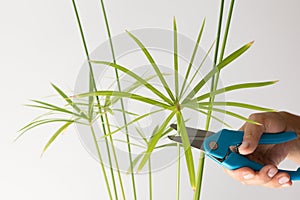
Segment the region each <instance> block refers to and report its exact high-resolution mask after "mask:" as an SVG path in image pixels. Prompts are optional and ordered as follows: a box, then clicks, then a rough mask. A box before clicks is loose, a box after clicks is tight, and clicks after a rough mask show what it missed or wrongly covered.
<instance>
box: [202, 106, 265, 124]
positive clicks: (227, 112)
mask: <svg viewBox="0 0 300 200" xmlns="http://www.w3.org/2000/svg"><path fill="white" fill-rule="evenodd" d="M199 108H200V109H204V110H213V111H215V112H219V113H224V114H226V115H229V116H232V117H235V118H237V119H240V120H243V121H245V122H249V123H251V124H255V125H259V126H260V125H261V124H260V123H258V122H255V121H253V120H251V119H248V118H246V117H243V116H241V115H239V114H237V113H234V112H231V111H228V110H223V109H220V108H210V107H206V106H199Z"/></svg>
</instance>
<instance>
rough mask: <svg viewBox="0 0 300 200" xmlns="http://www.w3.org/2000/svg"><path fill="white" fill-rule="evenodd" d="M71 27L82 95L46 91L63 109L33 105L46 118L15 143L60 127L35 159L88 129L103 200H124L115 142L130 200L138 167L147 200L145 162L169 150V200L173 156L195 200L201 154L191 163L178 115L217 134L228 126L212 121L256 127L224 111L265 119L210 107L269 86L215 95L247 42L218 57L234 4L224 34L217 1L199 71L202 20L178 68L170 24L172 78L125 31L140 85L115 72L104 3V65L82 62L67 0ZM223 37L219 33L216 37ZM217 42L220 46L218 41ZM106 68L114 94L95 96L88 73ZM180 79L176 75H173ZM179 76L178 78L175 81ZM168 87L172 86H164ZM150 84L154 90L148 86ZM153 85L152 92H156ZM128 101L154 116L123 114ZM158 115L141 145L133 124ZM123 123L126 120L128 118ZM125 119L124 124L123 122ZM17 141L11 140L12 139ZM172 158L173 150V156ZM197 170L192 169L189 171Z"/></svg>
mask: <svg viewBox="0 0 300 200" xmlns="http://www.w3.org/2000/svg"><path fill="white" fill-rule="evenodd" d="M72 3H73V6H74V11H75V15H76V19H77V22H78V27H79V31H80V34H81V38H82V42H83V46H84V50H85V54H86V59H87V63H88V68H89V75H88V76H89V77H88V80H89V89H88V91H86V92H85V93H75V94H66V93H65V92H63V91H62V90H61V89H60V88H59V87H58V86H56V85H54V84H52V86H53V88H54V90H55V91H56V92H57V94H58V95H59V96H60V97H61V98H62V99H63V101H65V103H64V104H63V105H56V104H53V103H50V102H45V101H40V100H33V101H32V104H29V105H28V106H30V107H34V108H39V109H43V110H46V111H47V112H46V113H45V114H43V115H41V116H39V117H37V118H36V119H34V120H33V121H32V122H30V123H29V124H27V125H26V126H24V127H23V128H22V129H21V130H20V132H21V134H20V136H21V135H23V134H24V133H26V132H27V131H29V130H31V129H32V128H35V127H37V126H41V125H44V124H49V123H62V125H61V127H60V128H58V130H57V131H56V132H55V133H54V134H53V136H52V137H51V138H50V139H49V141H48V142H47V143H46V145H45V147H44V149H43V153H44V152H45V151H46V150H47V149H48V148H49V146H50V145H51V144H52V143H53V142H54V141H55V140H56V138H57V137H58V136H59V135H60V134H61V133H62V132H63V131H64V130H65V129H67V128H68V127H70V126H71V125H73V124H80V125H83V126H86V127H88V128H89V129H88V130H89V134H91V136H92V138H93V143H94V147H95V149H96V154H97V160H98V162H99V164H100V167H101V170H102V173H103V179H104V181H105V183H106V189H107V194H108V196H109V199H128V194H126V193H125V189H124V181H123V179H122V174H121V169H120V166H119V155H118V153H117V151H116V148H117V147H116V144H115V143H117V142H123V143H125V144H126V146H127V152H128V159H129V163H130V164H129V166H128V170H127V174H129V175H130V176H131V188H132V190H131V191H132V194H131V196H133V198H134V199H138V196H137V188H136V181H135V176H136V173H137V172H139V171H141V170H142V169H143V168H144V167H145V166H147V167H148V174H149V198H150V199H152V198H153V197H152V196H153V194H152V170H151V155H152V153H153V152H154V151H156V150H158V149H162V148H169V147H173V149H174V147H175V148H177V151H178V160H177V162H178V165H177V166H178V170H177V188H176V189H177V199H179V196H180V195H179V194H180V181H181V180H180V173H181V170H182V169H180V156H181V153H180V152H181V150H183V152H184V158H185V164H186V167H187V170H188V175H189V182H190V185H191V187H192V188H193V190H194V199H195V200H198V199H200V192H201V185H202V176H203V169H204V159H205V156H204V154H203V153H201V154H200V155H199V157H195V155H194V154H193V152H192V151H193V150H192V149H191V146H190V142H189V139H188V136H187V131H186V123H187V121H188V120H189V119H188V118H187V117H186V116H185V115H184V114H183V112H184V110H192V111H194V112H196V113H197V114H199V115H204V116H205V117H206V121H205V122H203V124H205V129H207V130H208V129H210V123H211V119H214V120H216V121H218V122H220V123H222V124H223V125H224V126H229V125H228V124H227V123H226V122H224V121H223V120H222V119H221V118H219V117H218V116H217V115H215V113H223V114H225V115H228V116H232V117H234V118H238V119H241V120H244V121H247V122H250V123H256V122H254V121H251V120H249V119H247V118H246V117H244V116H242V115H240V114H238V113H236V112H233V111H230V108H231V107H238V108H243V109H250V110H259V111H273V110H272V109H269V108H263V107H260V106H256V105H251V104H248V103H242V102H233V101H217V100H216V97H217V96H218V95H221V94H224V93H228V92H231V91H235V90H244V89H247V88H256V87H263V86H267V85H271V84H274V83H275V82H276V81H263V82H246V83H237V84H233V85H229V86H225V87H218V86H219V84H218V82H219V77H220V72H221V70H222V69H224V68H225V67H228V66H230V63H232V62H234V61H235V60H236V59H237V58H239V57H240V56H242V55H243V54H244V53H245V52H246V51H248V50H249V48H250V47H251V45H252V44H253V42H249V43H247V44H244V45H242V46H241V47H240V48H237V50H235V51H233V52H231V53H230V54H228V55H225V48H226V43H227V37H228V35H229V28H230V22H231V18H232V14H233V7H234V3H235V0H231V2H230V7H229V10H228V16H227V19H226V23H225V24H226V26H225V28H224V29H223V28H222V24H223V18H224V16H223V13H225V12H224V3H225V0H221V5H220V12H219V21H218V29H217V30H218V31H217V36H216V40H215V41H213V42H212V46H211V48H210V49H209V50H208V51H207V52H206V54H205V56H204V57H203V58H202V62H201V64H199V65H198V66H196V67H194V61H195V59H196V57H197V52H198V50H199V48H200V43H201V41H202V40H203V38H202V35H203V32H204V30H205V20H203V22H202V25H201V27H200V30H199V33H198V37H197V38H196V40H195V41H196V42H195V46H194V49H193V50H192V54H191V56H190V59H189V61H188V65H187V66H181V65H180V62H179V52H178V48H179V45H180V44H179V42H178V32H177V23H176V19H175V17H174V19H173V39H172V40H173V50H172V57H173V58H172V59H173V67H172V73H165V72H163V71H162V68H161V66H160V65H159V64H158V63H157V61H156V60H155V57H154V56H153V55H152V54H151V51H150V50H149V49H148V48H147V46H146V45H145V44H144V43H143V41H142V40H140V39H139V38H138V37H137V36H136V35H134V34H133V33H132V32H130V31H127V32H126V33H127V34H128V38H130V39H131V40H132V41H133V42H135V44H136V46H137V47H138V48H139V50H140V51H141V52H142V53H143V56H144V57H145V58H146V59H147V61H148V64H149V66H148V67H149V68H151V70H153V74H152V75H149V76H147V77H145V76H142V75H140V74H137V73H135V72H134V71H133V70H132V69H131V68H130V66H124V65H121V64H119V63H118V62H117V61H118V60H117V59H116V57H115V50H114V45H113V38H112V37H111V32H110V27H109V23H108V18H107V14H106V12H105V7H104V2H103V0H101V6H102V12H103V18H104V21H105V25H106V31H107V35H108V39H109V44H110V47H109V49H107V50H108V51H110V52H111V55H112V58H113V59H112V60H96V59H92V58H91V57H90V53H89V50H88V48H87V44H86V40H85V35H84V32H83V29H82V24H81V21H80V18H79V14H78V10H77V6H76V3H75V0H72ZM222 30H223V31H222ZM221 35H223V38H221ZM213 50H214V53H213V63H212V66H211V69H210V70H209V71H208V72H207V73H206V74H205V75H204V76H203V77H202V79H200V80H197V79H196V78H195V77H196V75H197V74H198V73H200V72H201V69H202V67H203V63H204V62H205V61H206V59H208V57H209V56H210V54H211V53H212V51H213ZM103 66H105V67H108V68H110V69H112V70H114V82H115V83H116V86H117V87H116V89H111V88H109V89H107V88H105V89H104V88H99V87H98V86H97V83H96V80H97V77H95V74H94V68H95V67H103ZM180 71H183V74H182V73H180ZM124 75H126V76H128V77H130V78H131V79H132V83H131V84H130V85H129V86H127V87H123V85H122V82H121V81H120V77H121V76H124ZM180 76H182V77H183V79H182V81H180ZM166 77H168V80H170V79H171V80H172V84H170V83H169V82H168V81H167V79H166ZM154 79H155V80H156V82H155V84H154V83H153V82H152V81H153V80H154ZM158 85H159V86H160V87H158ZM204 86H209V88H210V90H209V91H208V92H203V90H202V89H203V87H204ZM141 88H142V90H141V91H145V90H146V91H147V92H146V93H143V92H140V93H139V92H136V90H137V89H141ZM125 99H130V100H132V101H137V102H139V103H141V104H143V105H150V106H152V107H154V108H155V110H154V111H151V112H147V111H145V112H144V113H142V114H136V112H135V110H134V109H135V108H133V109H132V110H128V109H127V107H126V105H125V103H124V100H125ZM116 104H119V105H120V109H116V108H115V107H114V105H116ZM116 112H118V113H121V116H122V120H123V123H122V125H121V126H115V125H114V124H113V123H112V122H111V120H110V119H111V116H112V115H113V114H114V113H116ZM159 112H165V113H168V114H167V115H166V116H165V117H164V119H163V120H162V121H161V123H160V124H158V126H156V127H154V128H153V130H151V133H152V134H151V136H150V137H146V136H145V135H146V134H145V133H143V131H142V130H141V129H139V122H140V121H141V120H143V119H145V118H147V117H149V116H151V115H153V114H156V113H159ZM128 116H130V117H128ZM129 119H131V120H129ZM171 123H176V124H177V125H178V130H177V133H174V132H173V131H172V129H171V128H170V124H171ZM97 124H98V125H99V126H100V127H101V131H98V130H96V129H95V125H97ZM132 125H134V126H135V129H136V132H137V133H138V135H139V137H140V138H141V139H142V144H136V143H134V142H133V140H132V138H131V136H130V134H129V127H130V126H132ZM120 134H123V136H124V138H125V139H123V140H121V139H119V135H120ZM169 134H173V135H174V134H178V135H180V136H181V137H182V141H183V143H182V145H179V144H174V143H172V142H171V141H167V142H166V143H165V144H163V145H161V144H160V143H159V142H160V141H161V140H165V141H166V136H167V135H169ZM20 136H19V137H20ZM99 138H101V139H102V140H103V141H104V143H105V149H103V148H100V147H99ZM133 147H139V148H141V149H142V151H141V152H140V153H139V154H138V155H137V156H134V154H133V153H132V148H133ZM175 151H176V150H175ZM104 155H106V156H107V157H108V161H109V163H108V166H105V164H104V161H103V157H104ZM196 164H198V166H196Z"/></svg>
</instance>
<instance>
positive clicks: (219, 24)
mask: <svg viewBox="0 0 300 200" xmlns="http://www.w3.org/2000/svg"><path fill="white" fill-rule="evenodd" d="M224 1H225V0H221V6H220V13H219V23H218V32H217V41H216V49H215V55H214V67H216V66H217V61H218V53H219V44H220V37H221V29H222V21H223V11H224ZM217 73H218V72H217ZM214 88H215V75H214V76H213V77H212V79H211V87H210V91H211V92H213V91H214ZM213 100H214V98H213V97H210V98H209V102H212V101H213ZM210 116H211V111H209V115H208V116H207V118H206V124H205V129H206V130H208V129H209V124H210V119H211V117H210Z"/></svg>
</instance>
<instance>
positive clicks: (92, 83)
mask: <svg viewBox="0 0 300 200" xmlns="http://www.w3.org/2000/svg"><path fill="white" fill-rule="evenodd" d="M72 2H73V7H74V11H75V14H76V19H77V23H78V26H79V30H80V35H81V39H82V43H83V46H84V50H85V54H86V58H87V60H88V65H89V78H90V79H89V80H90V81H89V91H90V92H92V91H97V87H96V83H95V77H94V73H93V68H92V65H91V63H90V56H89V52H88V48H87V44H86V41H85V36H84V32H83V29H82V25H81V21H80V17H79V14H78V10H77V6H76V3H75V0H72ZM96 100H97V106H98V109H99V112H100V113H101V105H100V101H99V97H98V96H96ZM88 110H89V115H88V116H89V118H90V121H92V117H93V97H89V109H88ZM100 118H101V123H102V127H103V133H104V135H106V130H105V126H104V120H103V116H102V115H100ZM92 134H93V138H94V140H95V142H96V143H97V139H96V136H95V133H94V129H92ZM105 143H106V149H107V154H108V158H109V163H110V172H111V176H112V181H113V187H114V192H115V198H116V199H118V192H117V189H116V183H115V178H114V172H113V166H112V162H111V157H110V150H109V146H108V141H107V138H105ZM96 147H97V151H99V147H98V143H97V145H96ZM99 153H100V151H99ZM99 153H98V155H100V154H99ZM99 159H100V157H99ZM101 159H102V158H101ZM101 162H102V161H101Z"/></svg>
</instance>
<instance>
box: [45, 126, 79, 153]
mask: <svg viewBox="0 0 300 200" xmlns="http://www.w3.org/2000/svg"><path fill="white" fill-rule="evenodd" d="M73 123H74V121H69V122H67V123H65V124H64V125H63V126H62V127H60V128H59V129H58V130H57V131H56V132H55V133H54V135H53V136H52V137H51V138H50V140H49V141H48V142H47V144H46V145H45V147H44V149H43V153H42V155H43V154H44V153H45V152H46V150H47V149H48V148H49V146H50V145H51V144H52V143H53V141H54V140H55V139H56V138H57V137H58V136H59V135H60V134H61V133H62V132H63V131H64V130H66V129H67V128H68V127H69V126H70V125H71V124H73Z"/></svg>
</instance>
